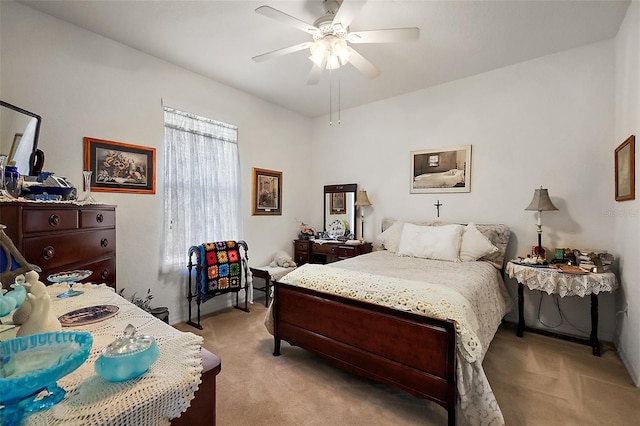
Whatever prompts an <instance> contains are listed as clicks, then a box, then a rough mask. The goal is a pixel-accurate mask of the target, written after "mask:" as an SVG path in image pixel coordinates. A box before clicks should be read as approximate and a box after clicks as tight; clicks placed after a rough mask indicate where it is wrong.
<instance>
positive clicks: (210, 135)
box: [162, 107, 242, 272]
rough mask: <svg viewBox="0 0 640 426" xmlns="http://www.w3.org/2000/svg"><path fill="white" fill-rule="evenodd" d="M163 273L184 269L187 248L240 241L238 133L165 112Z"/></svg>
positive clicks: (203, 120) (232, 128)
mask: <svg viewBox="0 0 640 426" xmlns="http://www.w3.org/2000/svg"><path fill="white" fill-rule="evenodd" d="M164 143H165V160H164V165H165V175H164V224H163V225H164V226H163V230H164V238H163V239H164V244H163V258H162V272H169V271H171V270H179V269H183V268H185V267H186V265H187V261H188V259H187V255H188V250H189V247H191V246H195V245H199V244H202V243H205V242H211V241H222V240H240V239H242V238H241V237H242V235H241V234H242V217H241V215H240V158H239V154H238V128H237V127H236V126H232V125H230V124H225V123H221V122H218V121H214V120H210V119H208V118H204V117H200V116H197V115H193V114H189V113H186V112H182V111H178V110H175V109H173V108H169V107H165V108H164Z"/></svg>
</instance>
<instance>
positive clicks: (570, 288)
mask: <svg viewBox="0 0 640 426" xmlns="http://www.w3.org/2000/svg"><path fill="white" fill-rule="evenodd" d="M505 272H506V273H507V275H508V276H509V278H515V279H516V281H518V329H517V332H516V334H517V335H518V337H522V336H523V334H524V330H525V328H526V326H525V323H524V309H523V308H524V286H525V285H526V286H527V288H529V289H530V290H540V291H545V292H546V293H547V294H558V295H560V297H565V296H580V297H584V296H586V295H590V296H591V335H590V336H589V339H588V340H587V339H579V338H571V339H570V340H572V341H576V342H579V343H583V344H587V345H590V346H591V348H592V352H593V355H595V356H600V342H599V341H598V294H599V293H601V292H607V293H611V292H613V291H614V290H615V289H617V288H618V281H617V280H616V276H615V274H614V273H613V272H603V273H599V274H597V273H588V274H584V275H580V274H569V273H564V272H560V271H558V270H556V269H551V268H538V267H531V266H526V265H519V264H517V263H513V262H508V263H507V266H506V268H505ZM527 330H528V331H536V330H534V329H527Z"/></svg>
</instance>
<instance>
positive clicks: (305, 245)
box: [293, 240, 309, 253]
mask: <svg viewBox="0 0 640 426" xmlns="http://www.w3.org/2000/svg"><path fill="white" fill-rule="evenodd" d="M293 248H294V250H295V251H296V252H298V253H308V252H309V241H300V240H296V241H295V242H294V245H293Z"/></svg>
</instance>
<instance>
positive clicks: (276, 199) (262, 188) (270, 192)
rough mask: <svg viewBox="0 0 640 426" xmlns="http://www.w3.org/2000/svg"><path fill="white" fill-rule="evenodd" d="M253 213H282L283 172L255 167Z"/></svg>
mask: <svg viewBox="0 0 640 426" xmlns="http://www.w3.org/2000/svg"><path fill="white" fill-rule="evenodd" d="M251 198H252V200H253V201H252V204H253V210H252V213H251V214H252V215H254V216H255V215H277V216H280V215H282V172H278V171H275V170H267V169H259V168H256V167H254V168H253V187H252V197H251Z"/></svg>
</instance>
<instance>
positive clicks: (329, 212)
mask: <svg viewBox="0 0 640 426" xmlns="http://www.w3.org/2000/svg"><path fill="white" fill-rule="evenodd" d="M357 190H358V185H357V184H355V183H351V184H347V185H325V187H324V231H325V233H327V234H328V236H329V237H330V238H335V239H337V238H342V237H348V236H349V234H352V235H353V234H355V219H356V214H355V212H356V207H355V205H354V204H355V202H356V193H357ZM352 238H353V237H352Z"/></svg>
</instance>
